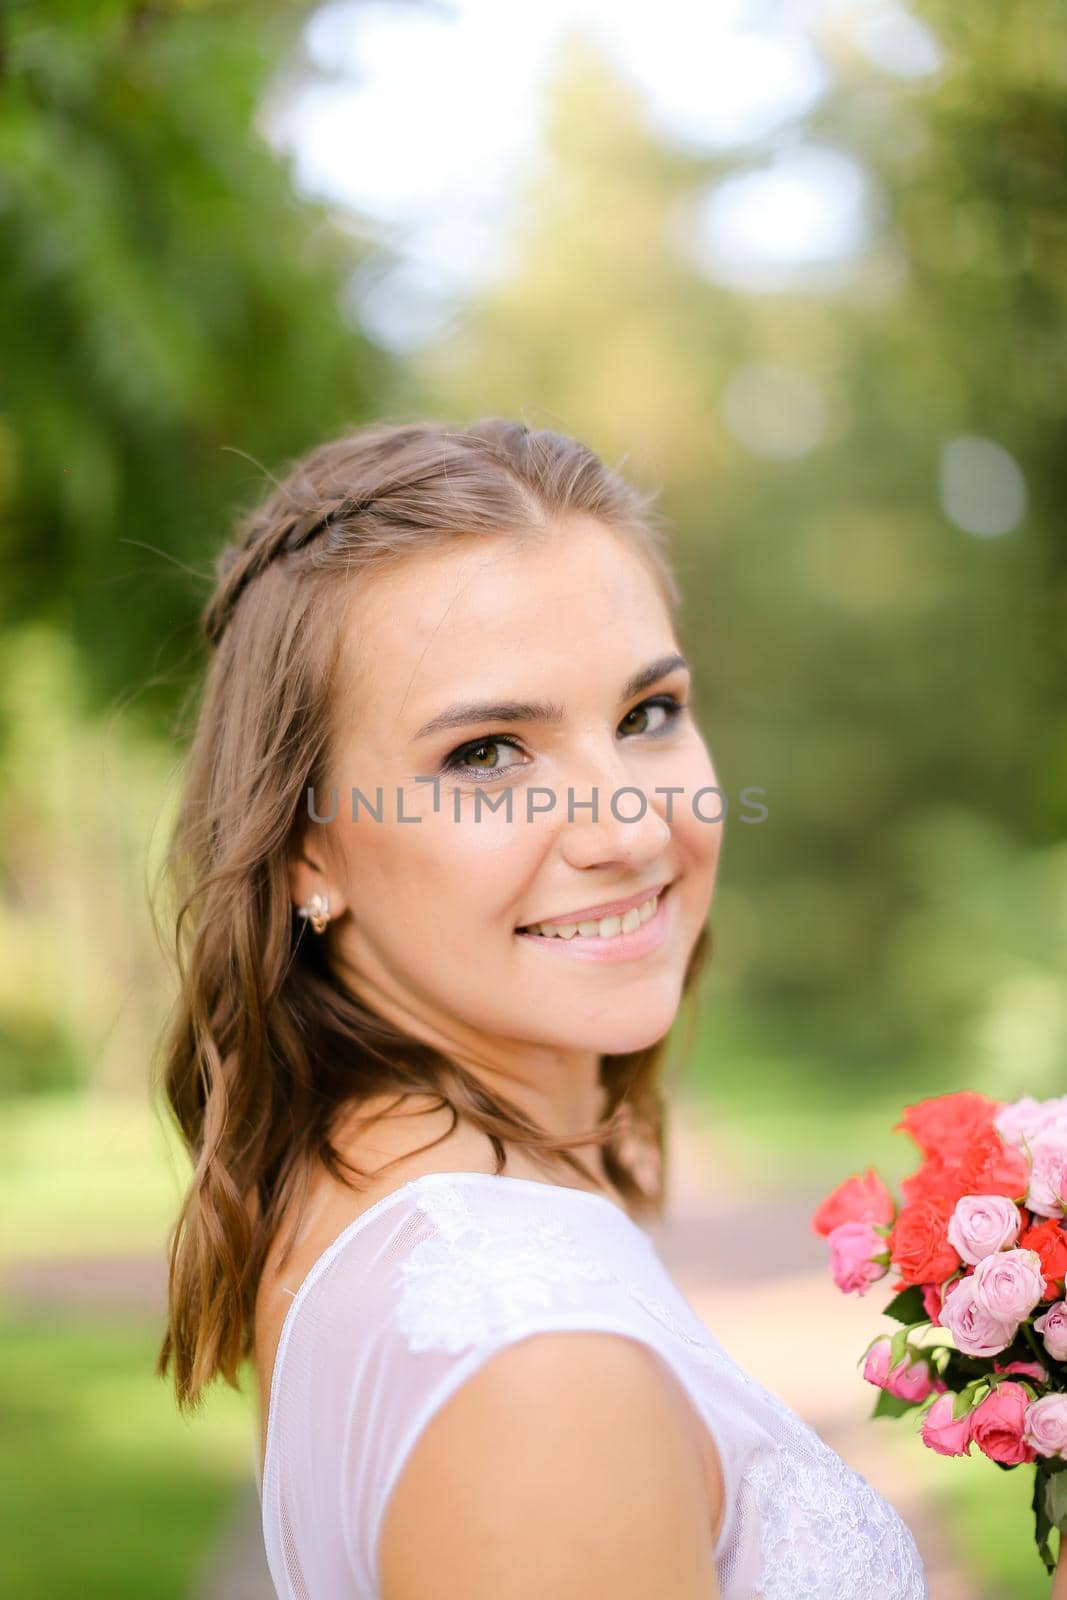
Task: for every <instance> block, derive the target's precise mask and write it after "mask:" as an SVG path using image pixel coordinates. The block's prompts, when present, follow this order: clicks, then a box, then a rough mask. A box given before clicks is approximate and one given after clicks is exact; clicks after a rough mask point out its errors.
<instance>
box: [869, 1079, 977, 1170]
mask: <svg viewBox="0 0 1067 1600" xmlns="http://www.w3.org/2000/svg"><path fill="white" fill-rule="evenodd" d="M1000 1107H1001V1102H1000V1101H999V1100H990V1099H989V1098H988V1097H987V1096H986V1095H984V1094H977V1093H976V1092H975V1091H974V1090H973V1089H961V1090H960V1092H959V1093H958V1094H941V1095H937V1096H935V1097H934V1098H933V1099H932V1100H920V1101H919V1103H918V1105H914V1106H906V1107H905V1109H904V1116H903V1118H902V1119H901V1121H900V1122H898V1123H897V1125H896V1127H895V1128H894V1130H893V1132H894V1133H910V1134H911V1136H912V1138H913V1139H914V1140H915V1143H916V1144H917V1145H918V1146H919V1149H920V1150H921V1151H922V1152H923V1154H924V1155H928V1156H929V1155H940V1156H942V1157H944V1158H946V1159H948V1160H951V1159H953V1158H954V1157H955V1158H959V1157H962V1156H963V1155H965V1154H966V1152H967V1150H968V1148H969V1147H970V1146H971V1145H972V1144H973V1143H974V1141H975V1140H976V1139H977V1138H979V1137H980V1136H981V1135H982V1134H983V1133H985V1132H986V1131H987V1130H988V1129H990V1128H992V1126H993V1118H994V1117H995V1116H996V1114H997V1112H998V1111H999V1110H1000Z"/></svg>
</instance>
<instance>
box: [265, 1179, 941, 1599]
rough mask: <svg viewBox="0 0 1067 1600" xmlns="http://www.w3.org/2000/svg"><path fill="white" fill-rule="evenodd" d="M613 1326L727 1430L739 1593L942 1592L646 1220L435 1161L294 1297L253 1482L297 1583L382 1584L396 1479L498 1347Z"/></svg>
mask: <svg viewBox="0 0 1067 1600" xmlns="http://www.w3.org/2000/svg"><path fill="white" fill-rule="evenodd" d="M552 1329H559V1330H589V1331H592V1330H601V1331H608V1332H615V1333H619V1334H624V1335H627V1336H628V1337H630V1338H632V1339H638V1340H640V1341H641V1342H642V1343H643V1344H644V1345H646V1346H647V1347H648V1348H650V1349H651V1350H653V1351H654V1352H656V1354H657V1355H658V1356H659V1357H660V1358H661V1359H662V1360H663V1361H664V1362H665V1363H666V1364H667V1367H668V1368H669V1369H670V1370H671V1371H673V1373H674V1374H675V1375H676V1376H677V1378H678V1379H679V1380H680V1382H681V1385H682V1387H683V1389H684V1390H685V1391H686V1392H687V1393H688V1396H689V1398H690V1400H691V1402H692V1404H693V1406H694V1408H695V1409H696V1411H697V1413H698V1414H699V1416H700V1417H701V1418H702V1419H703V1422H704V1424H705V1426H706V1427H707V1429H708V1430H709V1433H710V1435H711V1437H712V1438H713V1439H714V1441H715V1445H716V1449H717V1451H718V1455H719V1459H720V1462H721V1464H722V1473H723V1482H724V1487H725V1509H724V1516H723V1523H722V1528H721V1532H720V1534H719V1538H718V1542H717V1544H716V1548H715V1561H716V1567H717V1572H718V1581H719V1587H720V1591H721V1594H722V1597H723V1600H928V1596H929V1590H928V1587H927V1583H926V1578H925V1576H924V1573H923V1567H922V1563H921V1561H920V1558H919V1555H918V1552H917V1550H916V1548H915V1544H914V1541H913V1540H912V1537H911V1534H910V1533H909V1531H908V1529H907V1528H906V1526H905V1525H904V1523H903V1522H902V1521H901V1519H900V1517H899V1516H898V1515H897V1513H896V1512H895V1511H894V1510H893V1509H892V1508H891V1507H890V1506H889V1505H887V1504H886V1502H885V1501H884V1500H883V1499H881V1497H880V1496H879V1495H878V1494H876V1493H875V1491H874V1490H873V1489H872V1488H871V1486H870V1485H869V1484H868V1483H867V1482H866V1480H865V1479H864V1478H862V1477H861V1476H860V1475H859V1474H858V1473H857V1472H855V1471H853V1470H852V1469H851V1468H850V1467H848V1466H847V1465H846V1464H845V1462H844V1461H842V1459H841V1457H840V1456H838V1455H837V1454H836V1452H835V1451H833V1450H831V1449H830V1447H829V1446H828V1445H827V1444H825V1443H824V1442H823V1440H822V1439H820V1438H819V1436H818V1434H816V1433H815V1432H814V1431H813V1430H812V1429H811V1428H810V1427H808V1426H807V1424H806V1423H804V1422H802V1421H801V1420H800V1418H799V1417H797V1416H796V1415H795V1414H794V1413H793V1412H792V1411H790V1410H789V1408H788V1407H787V1406H786V1405H785V1404H784V1403H783V1402H782V1401H781V1400H780V1399H778V1398H777V1396H775V1395H773V1394H772V1393H770V1392H769V1391H768V1390H766V1389H765V1388H763V1387H762V1385H760V1384H759V1383H757V1382H756V1381H755V1380H754V1379H753V1378H750V1377H749V1376H748V1374H747V1373H745V1372H744V1371H743V1370H742V1369H741V1368H740V1367H739V1366H738V1365H737V1363H736V1362H735V1361H733V1360H732V1359H731V1358H730V1357H729V1356H728V1355H727V1353H726V1351H725V1350H723V1348H722V1347H721V1346H720V1345H719V1344H718V1343H717V1342H716V1340H715V1339H714V1338H713V1337H712V1335H711V1334H710V1333H709V1332H708V1330H707V1328H706V1327H705V1326H704V1324H703V1323H702V1322H701V1320H700V1318H699V1317H698V1316H697V1314H696V1312H695V1311H694V1310H693V1309H692V1307H691V1306H690V1305H689V1303H688V1301H687V1300H686V1299H685V1297H684V1296H683V1295H682V1293H681V1292H680V1290H679V1289H678V1288H677V1287H676V1285H675V1284H674V1282H673V1280H672V1279H671V1277H670V1275H669V1273H668V1272H667V1269H666V1268H665V1266H664V1265H663V1262H662V1261H661V1260H660V1257H659V1255H658V1253H657V1251H656V1249H655V1246H654V1244H653V1242H652V1240H651V1239H650V1237H649V1236H648V1234H647V1233H645V1232H644V1230H643V1229H642V1228H641V1227H640V1226H639V1225H638V1224H637V1223H636V1222H634V1221H632V1220H631V1219H630V1218H629V1217H628V1216H627V1215H626V1214H625V1213H624V1212H623V1211H622V1210H621V1209H620V1208H619V1207H618V1206H617V1205H616V1204H615V1203H614V1202H613V1201H611V1200H608V1199H606V1198H604V1197H603V1196H601V1195H597V1194H594V1193H592V1192H591V1191H586V1190H583V1189H577V1188H571V1187H563V1186H560V1185H555V1184H548V1183H540V1182H538V1181H536V1180H534V1179H528V1178H513V1177H508V1176H507V1175H506V1174H502V1175H500V1176H497V1175H494V1174H492V1173H481V1172H433V1173H428V1174H425V1175H424V1176H422V1177H419V1178H414V1179H412V1180H411V1181H410V1182H408V1183H405V1184H403V1185H402V1186H401V1187H400V1188H398V1189H396V1190H394V1191H393V1192H392V1193H391V1194H388V1195H386V1196H385V1197H384V1198H383V1199H382V1200H379V1201H378V1202H377V1204H375V1205H372V1206H371V1207H370V1208H369V1209H368V1210H366V1211H365V1212H364V1213H363V1214H362V1215H361V1216H360V1217H358V1218H357V1219H356V1220H355V1221H354V1222H353V1223H351V1224H350V1225H349V1226H348V1227H347V1228H346V1229H345V1230H344V1231H343V1232H342V1233H341V1234H340V1235H339V1237H338V1238H337V1239H335V1240H334V1242H333V1244H332V1245H331V1246H330V1247H329V1248H328V1249H327V1250H326V1251H325V1252H324V1254H323V1255H321V1256H320V1257H319V1259H318V1260H317V1261H316V1263H315V1265H314V1266H313V1267H312V1268H311V1270H310V1272H309V1273H308V1274H307V1276H306V1278H305V1279H304V1281H303V1283H302V1284H301V1286H300V1290H299V1292H298V1293H297V1294H296V1296H295V1298H294V1300H293V1303H292V1305H291V1306H290V1307H289V1311H288V1314H287V1316H286V1319H285V1323H284V1325H283V1328H282V1333H281V1338H280V1340H279V1344H278V1352H277V1356H276V1358H275V1365H274V1372H273V1376H272V1380H271V1393H270V1407H269V1413H268V1431H267V1442H266V1456H265V1461H264V1467H263V1475H262V1480H261V1479H260V1476H259V1470H258V1460H257V1471H256V1481H257V1487H258V1490H259V1496H260V1503H261V1510H262V1516H263V1538H264V1544H265V1548H266V1555H267V1561H268V1565H269V1568H270V1573H271V1577H272V1579H273V1581H274V1586H275V1588H276V1590H277V1592H278V1595H279V1597H280V1600H380V1594H381V1590H380V1585H379V1579H378V1543H379V1538H380V1535H381V1531H382V1525H383V1520H384V1516H385V1511H386V1507H387V1505H388V1502H389V1496H390V1493H391V1491H392V1489H393V1487H394V1485H395V1484H396V1482H397V1480H398V1478H399V1475H400V1472H401V1469H402V1467H403V1465H404V1462H405V1460H406V1459H407V1457H408V1454H409V1452H410V1451H411V1449H412V1447H413V1445H414V1444H415V1441H416V1440H417V1438H418V1437H419V1434H420V1432H421V1430H422V1429H423V1428H424V1427H425V1426H426V1424H427V1422H428V1421H429V1419H430V1418H431V1417H432V1416H433V1415H434V1413H435V1412H436V1411H437V1410H438V1409H439V1408H440V1407H441V1406H442V1405H443V1404H444V1402H445V1401H446V1400H447V1399H448V1397H449V1396H450V1395H451V1394H453V1393H454V1392H455V1391H456V1390H457V1389H458V1388H459V1386H460V1385H461V1384H462V1383H463V1382H464V1381H465V1380H466V1379H467V1378H468V1377H470V1376H471V1374H472V1373H474V1372H475V1371H476V1370H477V1368H478V1367H480V1366H481V1365H482V1363H483V1362H484V1361H486V1360H487V1359H488V1358H489V1357H490V1356H491V1355H492V1354H493V1353H494V1351H497V1350H500V1349H502V1348H503V1347H504V1346H506V1345H509V1344H512V1343H513V1342H514V1341H515V1340H518V1339H522V1338H525V1337H527V1336H529V1335H530V1334H534V1333H542V1332H545V1331H548V1330H552Z"/></svg>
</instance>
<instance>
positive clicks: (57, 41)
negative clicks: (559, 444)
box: [0, 0, 386, 727]
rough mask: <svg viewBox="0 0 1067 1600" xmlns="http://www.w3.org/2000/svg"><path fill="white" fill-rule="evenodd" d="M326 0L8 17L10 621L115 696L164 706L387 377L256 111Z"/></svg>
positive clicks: (5, 219) (122, 1) (5, 212)
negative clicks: (238, 556)
mask: <svg viewBox="0 0 1067 1600" xmlns="http://www.w3.org/2000/svg"><path fill="white" fill-rule="evenodd" d="M306 9H307V8H306V7H305V6H296V5H291V4H290V5H286V4H278V3H266V4H259V5H256V6H251V5H244V4H231V3H215V4H202V5H189V4H179V3H174V0H171V3H167V4H153V5H143V4H139V3H134V0H110V3H108V4H103V5H101V4H94V5H91V6H85V5H81V4H79V3H77V0H67V3H65V4H62V5H57V4H52V5H51V6H47V7H43V6H36V5H15V6H11V7H8V8H7V9H6V10H5V12H4V15H3V20H2V21H0V30H2V37H0V54H2V59H3V74H2V78H0V260H2V262H3V267H4V270H3V273H2V276H0V346H2V348H3V352H4V361H3V369H4V375H3V389H2V391H0V522H2V523H3V525H4V527H5V530H6V531H5V533H4V535H3V548H2V557H3V570H4V582H3V586H2V590H0V615H2V616H3V617H4V618H5V619H7V620H8V621H10V619H11V618H12V617H13V616H21V617H26V616H35V617H42V618H47V619H50V620H52V621H53V622H54V623H55V624H56V625H57V626H59V627H60V628H62V629H63V630H64V631H65V632H69V633H70V635H71V637H72V638H73V640H74V642H75V645H76V648H77V651H78V655H79V664H80V671H81V673H82V674H83V676H84V679H85V682H86V687H87V690H88V692H89V695H90V699H91V700H93V701H95V702H96V703H97V704H99V703H101V702H105V703H114V702H115V699H116V697H118V696H120V695H122V694H125V693H131V694H132V695H134V696H135V697H136V699H137V703H138V708H139V710H141V711H142V712H143V714H144V721H145V722H146V724H147V725H148V726H155V727H158V726H159V724H160V720H161V718H165V717H166V716H167V715H168V713H170V712H171V711H173V708H174V706H175V704H176V703H177V698H178V695H179V693H180V691H181V690H182V689H184V688H185V686H186V685H187V683H188V680H189V676H190V673H191V671H192V670H193V667H194V666H195V661H194V660H193V659H191V658H193V657H194V656H195V622H196V615H197V611H198V609H199V606H200V604H201V603H202V601H203V599H204V597H205V583H206V580H207V579H208V578H209V576H210V570H211V558H212V556H213V554H214V552H215V550H216V549H217V548H218V546H219V545H220V543H221V542H222V539H223V537H224V536H225V535H226V533H227V531H228V527H229V524H230V521H231V517H232V514H233V510H234V508H235V506H237V505H240V504H243V503H246V502H251V501H252V500H254V499H256V498H258V497H259V494H260V493H261V492H262V488H263V478H264V471H266V472H271V471H274V470H276V469H277V468H278V466H279V465H280V464H281V463H282V462H283V461H284V459H286V458H287V457H289V456H291V455H292V454H295V453H296V452H298V451H300V450H303V449H304V448H306V447H307V446H308V445H310V444H312V443H314V442H317V441H318V440H319V439H321V438H322V437H324V436H326V435H328V434H330V433H331V432H335V431H339V430H341V429H342V428H343V427H344V426H346V425H349V424H352V423H355V422H358V421H359V420H361V419H362V418H363V417H364V416H365V415H366V414H367V413H368V411H370V410H372V409H373V406H374V401H375V399H376V398H377V396H378V394H379V393H380V390H381V386H382V384H383V382H384V378H385V373H386V367H385V364H384V362H383V359H382V357H381V356H380V355H379V353H378V352H377V351H376V350H375V349H374V348H373V347H372V346H371V345H370V344H369V343H368V341H367V340H366V339H364V338H363V337H361V336H360V335H359V334H358V333H357V332H356V331H354V330H353V329H352V328H351V327H349V326H347V325H346V323H345V321H344V319H343V317H342V314H341V311H340V309H339V298H338V297H339V292H340V290H341V289H342V288H343V287H344V285H345V283H346V281H347V279H348V276H349V275H350V273H351V272H352V271H353V270H354V268H355V267H356V265H358V262H359V259H360V255H361V250H360V248H359V247H358V246H357V245H356V244H355V243H354V241H353V238H352V236H351V233H348V234H346V233H345V232H343V231H342V230H341V229H339V228H338V227H336V225H335V224H334V222H333V221H332V219H331V218H330V216H329V214H328V213H327V211H326V210H325V208H322V207H315V206H311V205H309V204H307V203H305V202H302V201H298V200H297V199H296V198H295V197H294V195H293V193H292V191H291V188H290V185H289V181H288V175H287V173H286V171H285V169H284V166H283V165H282V164H281V163H280V162H279V161H278V160H277V159H276V157H275V156H274V155H273V153H272V152H271V151H270V149H269V148H268V147H267V145H266V144H265V142H264V141H263V139H262V138H261V137H260V135H259V133H258V131H257V127H256V119H257V116H258V115H259V113H260V107H261V102H262V99H263V96H264V94H265V93H266V92H268V90H269V89H270V88H271V87H272V85H273V83H274V81H275V76H276V74H277V72H278V70H279V68H280V66H281V64H282V62H283V61H284V60H285V57H286V54H287V52H289V51H291V50H293V49H294V48H295V43H296V37H297V27H298V24H299V23H300V22H301V21H302V20H303V18H304V16H305V14H306ZM260 462H262V463H263V466H262V468H261V467H260V466H259V465H258V463H260Z"/></svg>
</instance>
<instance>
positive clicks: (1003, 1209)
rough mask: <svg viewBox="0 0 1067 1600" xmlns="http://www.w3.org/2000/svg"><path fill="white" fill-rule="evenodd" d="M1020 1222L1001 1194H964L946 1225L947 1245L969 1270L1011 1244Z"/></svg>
mask: <svg viewBox="0 0 1067 1600" xmlns="http://www.w3.org/2000/svg"><path fill="white" fill-rule="evenodd" d="M1021 1221H1022V1218H1021V1217H1020V1215H1019V1208H1018V1206H1017V1205H1016V1204H1015V1202H1014V1201H1013V1200H1009V1199H1007V1198H1006V1197H1005V1196H1004V1195H1002V1194H965V1195H964V1196H963V1198H962V1200H957V1201H956V1209H955V1211H954V1212H953V1213H952V1218H951V1221H950V1222H949V1225H948V1242H949V1244H950V1245H951V1246H952V1248H953V1249H954V1250H955V1252H956V1254H957V1255H958V1256H959V1257H960V1258H961V1259H962V1260H963V1261H969V1262H970V1264H971V1266H974V1265H975V1264H976V1263H977V1262H979V1261H982V1260H984V1258H985V1257H986V1256H991V1255H993V1254H994V1253H995V1252H996V1251H998V1250H1004V1249H1005V1248H1006V1247H1007V1246H1008V1245H1010V1244H1014V1243H1015V1241H1016V1239H1017V1238H1018V1237H1019V1225H1020V1223H1021Z"/></svg>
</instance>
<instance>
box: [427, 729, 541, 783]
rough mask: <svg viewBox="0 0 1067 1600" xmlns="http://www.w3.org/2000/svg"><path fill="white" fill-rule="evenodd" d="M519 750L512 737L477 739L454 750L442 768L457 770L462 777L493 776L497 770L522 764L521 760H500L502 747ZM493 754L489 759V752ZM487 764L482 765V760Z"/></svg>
mask: <svg viewBox="0 0 1067 1600" xmlns="http://www.w3.org/2000/svg"><path fill="white" fill-rule="evenodd" d="M505 748H506V749H509V750H516V751H517V750H518V749H519V746H518V745H517V744H516V743H515V742H514V741H513V740H511V739H505V738H496V739H476V740H475V741H474V742H473V744H462V745H460V747H459V749H458V750H453V752H452V754H451V755H450V756H449V757H448V758H447V760H446V761H445V763H444V766H443V768H442V770H443V771H444V772H457V773H459V774H460V776H461V777H462V776H463V775H464V774H468V775H477V776H480V777H492V776H493V775H495V774H496V773H497V772H507V771H508V770H509V769H510V768H512V767H519V766H521V765H522V762H521V761H505V762H501V760H500V751H501V749H505ZM490 751H491V752H493V756H492V757H490V758H488V759H487V752H490ZM483 761H484V762H485V763H486V764H485V765H482V762H483Z"/></svg>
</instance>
